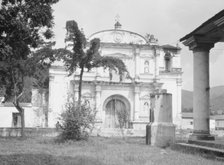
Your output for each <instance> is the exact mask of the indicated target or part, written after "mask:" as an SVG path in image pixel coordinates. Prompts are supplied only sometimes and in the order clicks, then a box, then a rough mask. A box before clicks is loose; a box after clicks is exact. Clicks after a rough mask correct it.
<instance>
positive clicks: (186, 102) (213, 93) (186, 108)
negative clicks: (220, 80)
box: [182, 86, 224, 113]
mask: <svg viewBox="0 0 224 165" xmlns="http://www.w3.org/2000/svg"><path fill="white" fill-rule="evenodd" d="M210 104H211V111H212V112H215V113H217V112H218V113H221V112H222V111H223V112H224V86H217V87H212V88H211V89H210ZM192 110H193V92H192V91H188V90H182V112H190V111H192Z"/></svg>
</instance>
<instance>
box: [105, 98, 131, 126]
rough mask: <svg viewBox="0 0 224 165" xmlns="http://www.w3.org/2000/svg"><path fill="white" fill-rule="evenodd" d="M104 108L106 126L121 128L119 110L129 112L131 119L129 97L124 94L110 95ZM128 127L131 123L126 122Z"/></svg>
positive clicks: (128, 116)
mask: <svg viewBox="0 0 224 165" xmlns="http://www.w3.org/2000/svg"><path fill="white" fill-rule="evenodd" d="M103 110H104V111H105V123H104V126H105V127H106V128H119V123H118V116H117V111H123V112H127V118H128V119H130V112H131V107H130V103H129V101H128V99H127V98H126V97H124V96H122V95H112V96H109V97H108V98H107V99H106V100H105V101H104V103H103ZM125 127H126V128H128V127H129V123H126V126H125Z"/></svg>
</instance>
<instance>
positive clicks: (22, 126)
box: [20, 107, 25, 137]
mask: <svg viewBox="0 0 224 165" xmlns="http://www.w3.org/2000/svg"><path fill="white" fill-rule="evenodd" d="M20 114H21V137H25V132H24V128H25V118H24V117H25V116H24V109H23V108H22V107H21V112H20Z"/></svg>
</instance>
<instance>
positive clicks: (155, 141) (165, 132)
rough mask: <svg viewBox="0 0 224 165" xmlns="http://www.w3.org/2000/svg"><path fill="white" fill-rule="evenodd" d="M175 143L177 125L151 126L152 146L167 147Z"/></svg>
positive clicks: (159, 124) (155, 124) (157, 124)
mask: <svg viewBox="0 0 224 165" xmlns="http://www.w3.org/2000/svg"><path fill="white" fill-rule="evenodd" d="M174 141H175V125H174V124H172V123H153V124H152V125H151V145H153V146H157V147H167V146H169V145H171V144H173V143H174Z"/></svg>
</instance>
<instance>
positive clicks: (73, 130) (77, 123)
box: [59, 102, 96, 141]
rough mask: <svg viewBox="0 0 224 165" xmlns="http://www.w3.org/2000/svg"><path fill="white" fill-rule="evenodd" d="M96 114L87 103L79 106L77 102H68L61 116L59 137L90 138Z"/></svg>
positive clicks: (62, 138)
mask: <svg viewBox="0 0 224 165" xmlns="http://www.w3.org/2000/svg"><path fill="white" fill-rule="evenodd" d="M95 114H96V113H95V111H94V110H92V109H91V108H90V106H89V105H88V104H86V103H84V104H81V107H79V106H78V104H77V103H76V102H75V103H74V102H68V103H67V104H66V108H65V111H64V112H63V113H62V114H61V118H60V129H61V134H60V135H59V139H60V140H62V141H66V140H82V139H88V137H89V133H91V131H92V129H93V127H94V120H95Z"/></svg>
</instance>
